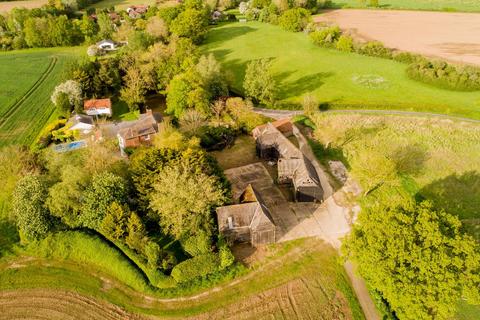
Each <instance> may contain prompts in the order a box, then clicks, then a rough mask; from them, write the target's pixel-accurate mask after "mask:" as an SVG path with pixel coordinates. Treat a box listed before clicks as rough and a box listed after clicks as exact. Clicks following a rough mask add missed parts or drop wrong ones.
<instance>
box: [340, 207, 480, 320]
mask: <svg viewBox="0 0 480 320" xmlns="http://www.w3.org/2000/svg"><path fill="white" fill-rule="evenodd" d="M346 251H347V252H348V253H349V255H350V257H351V258H352V259H353V261H355V262H356V263H357V264H358V270H359V272H360V274H361V275H362V276H363V277H364V278H365V279H366V280H367V282H368V283H369V285H370V286H371V287H372V288H373V289H375V290H377V291H378V292H380V294H381V295H382V297H383V298H385V299H386V300H387V301H388V303H389V304H390V306H391V308H392V310H393V311H394V312H395V313H396V315H397V316H398V318H399V319H450V318H451V317H452V316H453V315H454V314H455V307H456V305H457V303H458V301H459V299H460V298H464V299H466V300H467V302H469V303H475V302H476V303H478V302H480V299H479V298H480V293H479V292H480V290H479V289H480V253H479V247H478V244H477V243H476V242H475V240H474V239H473V238H471V237H470V236H467V235H465V234H462V232H461V222H460V221H459V220H458V219H457V218H456V217H454V216H452V215H450V214H447V213H445V212H443V211H437V210H435V209H433V206H432V205H431V204H430V203H429V202H423V203H420V204H415V203H414V202H411V203H404V204H402V205H399V206H395V207H388V206H382V205H376V206H374V207H370V208H366V209H364V210H363V211H362V212H361V214H360V216H359V221H358V224H356V225H355V226H354V229H353V232H352V234H351V235H350V236H349V237H348V239H347V243H346Z"/></svg>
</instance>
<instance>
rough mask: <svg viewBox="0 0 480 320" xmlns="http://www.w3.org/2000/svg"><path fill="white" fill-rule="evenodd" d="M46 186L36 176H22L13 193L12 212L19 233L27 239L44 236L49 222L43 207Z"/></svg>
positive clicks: (46, 211) (48, 227)
mask: <svg viewBox="0 0 480 320" xmlns="http://www.w3.org/2000/svg"><path fill="white" fill-rule="evenodd" d="M46 196H47V188H46V186H45V185H44V183H43V182H42V181H41V180H40V178H39V177H38V176H34V175H27V176H25V177H24V178H22V179H21V180H20V181H19V182H18V184H17V187H16V188H15V192H14V194H13V212H14V215H15V218H16V220H17V225H18V228H19V230H20V234H21V235H22V236H24V237H25V238H26V239H27V240H35V239H39V238H41V237H44V236H45V235H46V234H47V232H48V231H49V229H50V226H51V223H50V219H49V213H48V210H47V209H46V208H45V206H44V204H45V199H46Z"/></svg>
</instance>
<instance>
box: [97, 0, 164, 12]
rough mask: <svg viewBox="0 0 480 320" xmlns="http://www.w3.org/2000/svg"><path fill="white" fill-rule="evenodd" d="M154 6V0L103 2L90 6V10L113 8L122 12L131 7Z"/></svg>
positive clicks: (106, 0)
mask: <svg viewBox="0 0 480 320" xmlns="http://www.w3.org/2000/svg"><path fill="white" fill-rule="evenodd" d="M155 4H156V1H155V0H103V1H99V2H97V3H94V4H92V5H91V7H92V8H99V9H103V8H110V7H115V10H124V9H127V8H128V7H129V6H132V5H149V6H153V5H155Z"/></svg>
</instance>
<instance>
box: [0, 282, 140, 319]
mask: <svg viewBox="0 0 480 320" xmlns="http://www.w3.org/2000/svg"><path fill="white" fill-rule="evenodd" d="M0 308H1V310H2V312H1V313H0V319H1V320H3V319H5V320H6V319H51V320H56V319H62V320H63V319H78V320H81V319H85V320H95V319H112V320H115V319H143V318H141V317H139V316H136V315H133V314H131V313H127V312H126V311H124V310H123V309H121V308H119V307H117V306H115V305H112V304H110V303H106V302H101V301H99V300H96V299H93V298H89V297H86V296H82V295H79V294H77V293H73V292H70V291H64V290H52V289H27V290H15V291H3V292H0Z"/></svg>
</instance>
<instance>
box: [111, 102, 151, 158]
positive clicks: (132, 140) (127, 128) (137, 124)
mask: <svg viewBox="0 0 480 320" xmlns="http://www.w3.org/2000/svg"><path fill="white" fill-rule="evenodd" d="M157 132H158V119H156V118H155V116H154V115H153V113H152V111H151V110H147V113H144V114H141V115H140V118H139V119H138V120H134V121H128V122H124V123H122V128H121V129H120V130H119V131H118V133H117V138H118V144H119V146H120V150H121V152H122V154H123V155H125V149H126V148H136V147H139V146H141V145H150V144H151V143H152V140H153V137H154V136H155V134H157Z"/></svg>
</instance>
